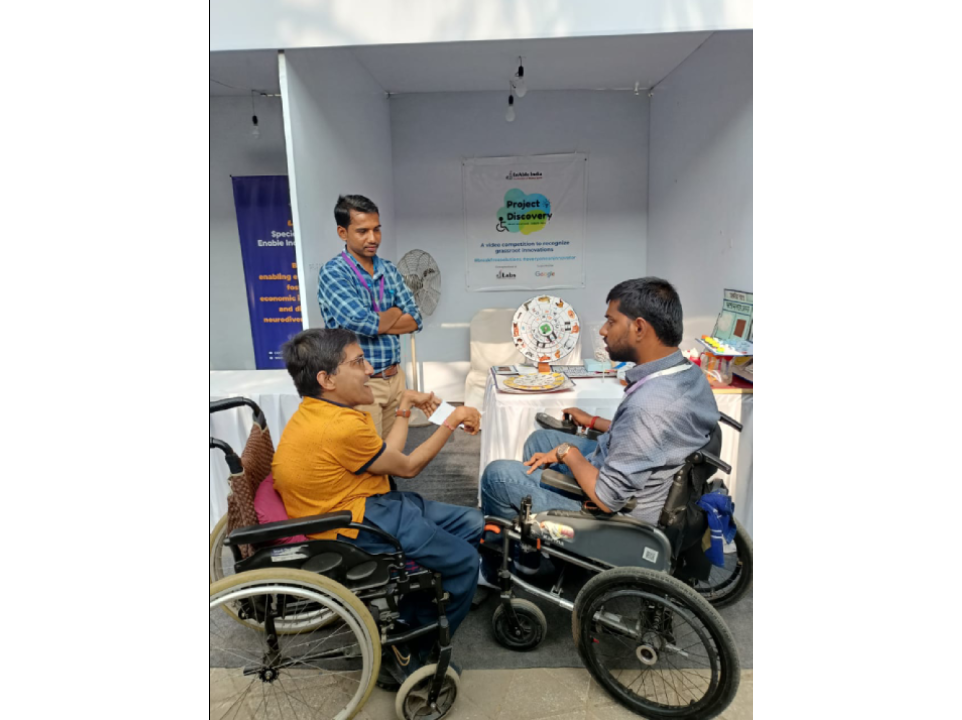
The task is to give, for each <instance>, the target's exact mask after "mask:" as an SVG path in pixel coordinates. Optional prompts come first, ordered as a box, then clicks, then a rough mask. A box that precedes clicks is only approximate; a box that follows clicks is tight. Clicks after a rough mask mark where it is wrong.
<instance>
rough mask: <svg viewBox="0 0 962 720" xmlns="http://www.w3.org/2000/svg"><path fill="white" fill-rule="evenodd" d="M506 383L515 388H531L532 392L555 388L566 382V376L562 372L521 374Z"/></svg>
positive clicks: (505, 382)
mask: <svg viewBox="0 0 962 720" xmlns="http://www.w3.org/2000/svg"><path fill="white" fill-rule="evenodd" d="M504 384H505V385H507V386H508V387H509V388H513V389H515V390H530V391H531V392H544V391H545V390H555V389H556V388H559V387H561V386H562V385H564V384H565V376H564V375H562V374H561V373H539V374H537V375H519V376H518V377H510V378H508V379H507V380H505V381H504Z"/></svg>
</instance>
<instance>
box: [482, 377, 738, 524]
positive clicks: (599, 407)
mask: <svg viewBox="0 0 962 720" xmlns="http://www.w3.org/2000/svg"><path fill="white" fill-rule="evenodd" d="M624 394H625V388H624V386H623V385H622V384H621V383H620V382H619V381H618V380H617V379H616V378H607V379H604V380H597V379H591V380H575V389H574V390H572V391H569V392H560V393H547V394H532V395H513V394H507V393H502V392H498V391H497V390H495V389H494V379H493V378H492V377H491V376H489V377H488V385H487V388H486V389H485V393H484V421H483V423H482V431H481V471H482V472H484V468H486V467H487V466H488V463H490V462H492V461H493V460H522V459H523V457H522V455H523V451H524V443H525V441H526V440H527V439H528V436H529V435H530V434H531V433H533V432H534V431H535V430H537V429H539V426H538V424H537V423H536V422H535V416H536V415H537V414H538V413H539V412H545V413H548V414H549V415H552V416H554V417H556V418H558V419H559V420H560V419H561V415H562V412H561V411H562V410H563V409H564V408H568V407H577V408H581V409H582V410H585V411H586V412H589V413H591V414H592V415H598V416H600V417H603V418H608V419H611V418H613V417H614V416H615V410H617V409H618V404H619V403H620V402H621V400H622V398H623V397H624ZM752 399H753V396H752V395H751V394H732V393H730V392H725V391H719V392H716V393H715V400H716V401H717V402H718V409H719V410H720V411H721V412H723V413H725V414H726V415H728V416H730V417H732V418H734V419H735V420H738V421H739V422H741V423H742V424H743V425H744V426H745V429H744V430H743V431H742V432H741V433H739V432H738V431H737V430H735V429H733V428H731V427H729V426H728V425H725V424H722V426H721V427H722V453H721V457H722V460H724V461H725V462H727V463H728V464H729V465H731V466H732V473H731V475H730V476H728V477H727V478H726V480H725V483H726V484H727V485H728V488H729V490H730V491H731V493H732V497H733V498H734V500H735V519H736V520H738V522H739V523H740V524H741V525H742V526H743V527H744V528H745V529H746V530H747V531H748V534H749V535H751V533H752V430H753V425H752Z"/></svg>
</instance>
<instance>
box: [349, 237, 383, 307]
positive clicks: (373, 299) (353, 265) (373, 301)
mask: <svg viewBox="0 0 962 720" xmlns="http://www.w3.org/2000/svg"><path fill="white" fill-rule="evenodd" d="M341 255H343V256H344V260H345V262H347V264H348V265H350V266H351V268H352V269H353V270H354V274H355V275H357V279H358V280H360V281H361V285H363V286H364V289H365V290H367V291H368V292H369V293H371V306H372V307H373V308H374V312H376V313H379V312H381V308H380V306H379V305H378V302H377V298H376V297H375V296H374V291H373V290H371V288H370V287H369V286H368V284H367V283H366V282H365V281H364V276H363V275H361V270H360V269H359V268H358V266H357V263H355V262H354V261H353V260H352V259H351V257H350V256H349V255H348V254H347V253H346V252H342V253H341ZM381 302H382V303H383V302H384V276H383V275H381Z"/></svg>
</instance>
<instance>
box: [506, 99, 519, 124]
mask: <svg viewBox="0 0 962 720" xmlns="http://www.w3.org/2000/svg"><path fill="white" fill-rule="evenodd" d="M516 117H517V115H516V114H515V112H514V95H508V112H506V113H505V114H504V119H505V120H507V121H508V122H514V119H515V118H516Z"/></svg>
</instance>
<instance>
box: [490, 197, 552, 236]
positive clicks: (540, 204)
mask: <svg viewBox="0 0 962 720" xmlns="http://www.w3.org/2000/svg"><path fill="white" fill-rule="evenodd" d="M552 217H553V216H552V213H551V201H550V200H548V198H546V197H545V196H544V195H541V194H538V193H534V194H532V195H527V194H525V193H523V192H521V191H520V190H518V189H514V190H509V191H508V192H507V193H505V195H504V207H502V208H501V209H500V210H498V226H497V230H498V232H510V233H521V234H522V235H530V234H531V233H536V232H538V231H539V230H544V229H545V228H546V227H547V226H548V221H549V220H551V218H552Z"/></svg>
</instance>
